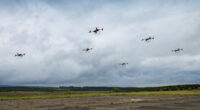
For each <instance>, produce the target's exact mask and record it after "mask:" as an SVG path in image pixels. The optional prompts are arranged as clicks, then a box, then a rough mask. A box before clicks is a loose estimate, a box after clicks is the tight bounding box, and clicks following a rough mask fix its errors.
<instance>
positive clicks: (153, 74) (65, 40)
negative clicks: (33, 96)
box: [0, 0, 200, 86]
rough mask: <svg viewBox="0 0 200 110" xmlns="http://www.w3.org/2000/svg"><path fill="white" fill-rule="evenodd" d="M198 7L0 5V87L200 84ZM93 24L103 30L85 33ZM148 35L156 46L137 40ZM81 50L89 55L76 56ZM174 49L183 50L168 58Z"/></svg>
mask: <svg viewBox="0 0 200 110" xmlns="http://www.w3.org/2000/svg"><path fill="white" fill-rule="evenodd" d="M197 2H198V1H195V2H191V1H178V2H177V1H168V2H167V1H162V2H161V1H152V2H147V1H125V2H122V1H98V2H97V3H98V5H97V3H96V2H94V1H89V0H88V1H84V2H83V1H80V2H72V1H59V2H56V3H55V2H54V1H51V0H50V1H49V0H44V1H30V2H28V1H23V0H22V1H9V3H11V4H12V6H10V5H6V4H7V3H8V2H5V1H1V2H0V5H1V6H2V7H1V11H0V16H1V20H0V24H1V25H0V54H1V57H0V62H1V63H0V84H15V85H48V86H49V85H50V86H59V85H74V86H155V85H167V84H184V83H200V82H199V81H198V80H199V77H198V76H199V74H200V68H199V67H198V66H199V64H200V62H199V61H200V58H199V56H200V53H199V51H200V49H199V48H198V47H199V46H200V44H199V41H200V39H199V37H198V35H199V29H200V22H199V17H200V11H199V5H198V3H197ZM96 26H98V27H103V28H104V31H103V32H101V33H100V34H98V35H94V34H89V33H88V31H89V30H90V29H93V28H95V27H96ZM147 36H154V37H155V40H153V41H151V42H149V43H146V42H142V41H141V39H142V38H144V37H147ZM87 47H92V48H93V50H92V51H91V52H90V53H85V52H83V51H82V49H84V48H87ZM179 47H180V48H184V51H183V52H180V53H178V54H175V53H171V50H172V49H174V48H179ZM16 52H22V53H26V56H25V57H24V58H16V57H14V54H15V53H16ZM120 62H129V65H128V66H126V67H120V66H119V63H120Z"/></svg>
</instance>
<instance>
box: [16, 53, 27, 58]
mask: <svg viewBox="0 0 200 110" xmlns="http://www.w3.org/2000/svg"><path fill="white" fill-rule="evenodd" d="M15 56H16V57H23V56H25V53H16V54H15Z"/></svg>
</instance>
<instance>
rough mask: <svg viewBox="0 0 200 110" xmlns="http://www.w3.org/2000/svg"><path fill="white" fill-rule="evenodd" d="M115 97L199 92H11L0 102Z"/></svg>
mask: <svg viewBox="0 0 200 110" xmlns="http://www.w3.org/2000/svg"><path fill="white" fill-rule="evenodd" d="M0 94H1V93H0ZM116 95H200V91H199V90H193V91H151V92H148V91H145V92H111V93H104V92H101V93H100V92H99V93H80V94H73V93H72V94H63V92H55V93H46V94H45V92H41V94H37V95H34V94H33V95H30V94H29V95H24V96H17V95H16V93H15V92H11V93H10V94H9V95H7V96H5V95H4V96H2V95H1V96H0V100H13V99H14V100H18V99H48V98H73V97H94V96H116Z"/></svg>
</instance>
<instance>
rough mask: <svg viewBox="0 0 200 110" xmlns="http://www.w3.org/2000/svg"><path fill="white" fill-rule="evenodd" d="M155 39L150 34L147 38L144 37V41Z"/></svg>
mask: <svg viewBox="0 0 200 110" xmlns="http://www.w3.org/2000/svg"><path fill="white" fill-rule="evenodd" d="M153 39H154V37H151V36H149V37H147V38H144V39H142V41H146V42H148V41H150V40H153Z"/></svg>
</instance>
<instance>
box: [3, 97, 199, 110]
mask: <svg viewBox="0 0 200 110" xmlns="http://www.w3.org/2000/svg"><path fill="white" fill-rule="evenodd" d="M0 110H200V95H196V96H195V95H193V96H192V95H160V96H157V95H151V96H150V95H139V96H135V95H134V96H101V97H82V98H58V99H30V100H7V101H0Z"/></svg>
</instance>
